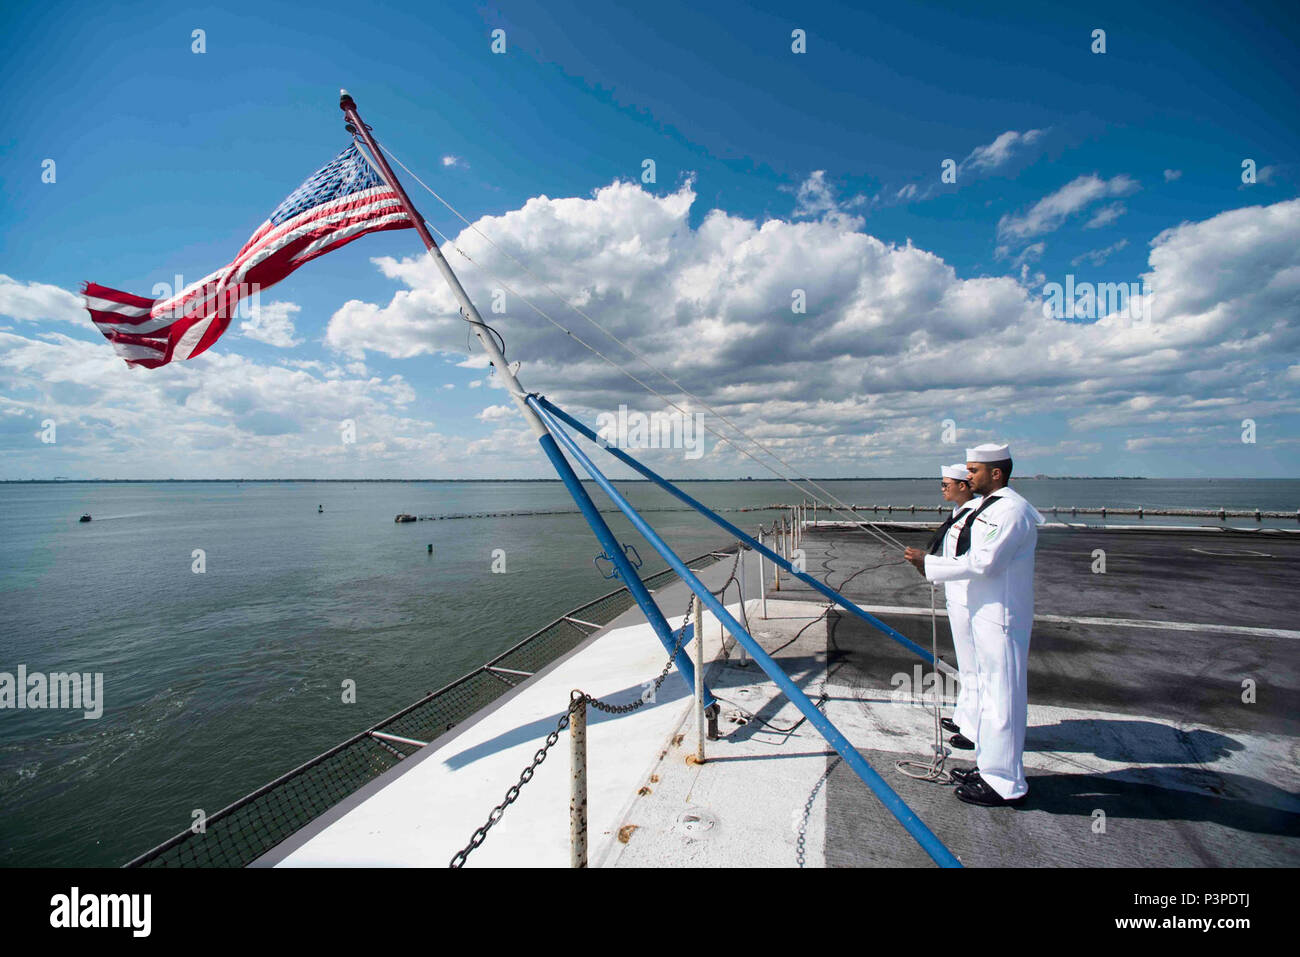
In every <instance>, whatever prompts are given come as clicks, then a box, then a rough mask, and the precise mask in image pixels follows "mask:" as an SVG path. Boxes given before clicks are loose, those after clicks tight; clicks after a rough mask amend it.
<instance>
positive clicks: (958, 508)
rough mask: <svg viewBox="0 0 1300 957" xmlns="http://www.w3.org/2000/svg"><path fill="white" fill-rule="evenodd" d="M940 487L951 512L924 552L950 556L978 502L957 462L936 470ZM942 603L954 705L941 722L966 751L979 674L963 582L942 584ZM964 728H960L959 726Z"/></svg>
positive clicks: (971, 733) (975, 718)
mask: <svg viewBox="0 0 1300 957" xmlns="http://www.w3.org/2000/svg"><path fill="white" fill-rule="evenodd" d="M939 473H940V476H941V484H940V487H941V488H942V490H943V497H944V499H945V500H946V501H949V502H952V503H953V507H952V515H950V516H949V517H948V519H947V520H946V521H945V522H944V523H943V524H942V525H940V526H939V531H938V532H937V533H936V534H935V536H934V538H932V539H930V544H929V546H928V547H927V548H926V552H927V553H928V554H930V555H943V556H945V557H947V558H953V557H955V556H956V553H957V538H958V536H959V535H960V534H961V530H962V528H963V526H964V525H965V523H966V521H967V520H968V519H969V518H970V516H971V513H972V512H973V511H974V510H975V508H976V506H977V505H978V504H979V502H978V500H976V499H975V493H974V492H973V491H971V487H970V481H969V479H970V472H969V471H968V470H967V468H966V466H965V465H963V464H961V463H960V462H958V463H956V464H954V465H945V466H943V467H942V468H941V469H940V470H939ZM943 594H944V602H945V604H946V605H947V607H948V628H949V630H950V631H951V632H952V645H953V650H955V651H956V652H957V674H958V680H959V684H958V687H957V706H956V708H955V709H954V710H953V714H952V718H944V719H943V721H942V722H941V723H942V725H943V728H944V730H946V731H948V732H950V733H951V734H952V737H950V738H949V739H948V743H949V744H951V745H952V746H953V747H954V748H960V749H962V750H964V751H969V750H971V749H972V748H974V747H975V742H974V735H975V729H976V727H977V726H978V724H979V711H980V709H979V675H978V671H977V669H976V665H975V644H974V642H973V641H972V640H971V633H970V612H969V611H968V610H967V608H966V581H965V579H958V580H955V581H950V582H946V583H945V584H944V586H943ZM963 728H965V729H966V730H965V731H963V730H962V729H963Z"/></svg>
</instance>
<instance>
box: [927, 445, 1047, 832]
mask: <svg viewBox="0 0 1300 957" xmlns="http://www.w3.org/2000/svg"><path fill="white" fill-rule="evenodd" d="M966 467H967V468H968V469H969V470H970V483H971V488H972V489H973V490H974V491H975V492H977V493H979V494H981V495H983V496H984V500H983V501H982V502H981V503H980V504H979V506H978V507H977V508H976V509H975V511H974V513H973V514H972V516H971V518H970V519H969V520H968V521H967V522H966V524H965V528H964V529H963V531H962V532H961V533H960V534H959V536H958V537H959V542H958V545H957V548H956V549H955V552H956V554H955V555H954V556H953V557H951V558H949V557H947V556H944V555H926V554H925V552H923V551H921V550H920V549H916V548H909V549H907V551H906V552H905V557H906V558H907V560H908V561H910V562H911V563H912V564H913V565H915V566H916V567H917V568H918V569H919V570H920V571H922V572H923V573H924V574H925V576H926V578H928V579H929V580H930V581H932V582H949V581H966V582H968V585H967V589H966V604H967V608H968V609H969V610H970V620H971V635H972V638H973V641H974V644H975V661H976V670H977V672H978V676H979V720H978V723H977V724H976V727H975V765H976V766H975V767H974V768H968V769H965V770H962V769H954V770H953V771H952V772H951V774H952V776H953V777H954V778H955V779H957V780H958V781H960V782H961V783H960V785H959V787H958V788H957V791H956V793H957V797H958V798H960V799H961V800H962V801H965V802H966V803H968V804H978V805H982V806H985V807H998V806H1001V805H1004V804H1013V803H1018V802H1019V801H1020V799H1021V798H1023V797H1024V796H1025V794H1026V793H1027V792H1028V791H1029V784H1028V782H1027V781H1026V780H1025V766H1024V757H1023V756H1024V749H1025V725H1026V722H1027V719H1028V714H1029V699H1028V689H1027V683H1028V681H1027V679H1028V659H1029V633H1030V629H1031V628H1032V626H1033V620H1034V547H1035V545H1036V544H1037V542H1038V526H1039V525H1041V524H1042V523H1043V517H1042V515H1040V514H1039V513H1038V511H1037V510H1036V509H1035V508H1034V507H1033V506H1032V505H1030V504H1029V503H1028V502H1027V501H1025V499H1024V497H1023V496H1021V495H1020V494H1019V493H1018V492H1015V491H1013V490H1012V489H1011V488H1010V487H1009V486H1008V484H1007V483H1008V481H1009V480H1010V478H1011V450H1010V449H1009V448H1008V447H1007V446H1005V445H978V446H976V447H975V448H973V449H967V450H966Z"/></svg>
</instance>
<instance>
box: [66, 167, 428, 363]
mask: <svg viewBox="0 0 1300 957" xmlns="http://www.w3.org/2000/svg"><path fill="white" fill-rule="evenodd" d="M409 228H411V218H410V217H409V216H408V215H407V214H406V212H405V211H404V210H403V209H402V205H401V202H400V201H399V200H398V198H397V194H396V193H395V192H394V191H393V190H391V189H389V188H388V186H387V185H385V184H384V181H383V178H382V177H380V175H379V173H378V172H377V171H376V170H375V168H374V167H373V166H372V165H371V163H370V162H369V160H368V159H367V158H366V156H365V155H364V154H363V153H362V152H361V150H360V149H359V148H358V147H357V145H356V144H355V143H354V144H352V145H350V146H349V147H348V148H347V149H345V150H344V151H343V152H342V153H340V154H339V155H338V156H336V157H335V158H334V160H333V162H331V163H330V164H329V165H327V166H325V167H322V168H321V169H319V170H317V171H316V172H315V173H313V174H312V175H311V176H310V177H309V178H308V179H307V181H306V182H305V183H303V184H302V185H301V186H299V187H298V188H297V189H296V190H294V191H293V192H292V193H290V194H289V196H288V198H287V199H285V201H284V202H283V203H281V204H280V205H279V207H277V208H276V210H275V212H273V213H272V214H271V217H270V219H268V220H267V221H266V222H265V223H263V224H262V225H261V227H260V228H259V229H258V230H257V232H255V233H253V236H252V238H251V239H249V240H248V242H247V243H245V244H244V248H243V249H241V250H240V251H239V255H238V256H236V257H235V260H234V262H232V263H231V264H230V265H228V266H224V267H222V268H221V269H218V270H217V271H216V272H214V273H212V274H211V275H208V276H205V277H204V278H202V279H200V280H199V281H198V282H196V283H193V284H192V285H190V286H187V287H186V288H185V289H182V290H178V291H177V292H176V293H175V294H174V295H172V296H169V297H166V298H163V299H146V298H144V297H142V296H133V295H131V294H130V293H127V292H121V291H119V290H117V289H110V288H108V287H107V286H101V285H98V284H97V283H93V282H91V283H86V285H85V288H84V289H83V290H82V294H83V298H84V301H85V304H86V308H87V309H88V310H89V311H90V318H91V319H92V320H93V321H94V323H95V325H96V326H97V327H98V328H99V331H100V332H102V333H103V334H104V336H105V338H107V339H108V341H109V342H111V343H113V348H114V349H116V350H117V354H118V355H119V356H121V357H122V358H123V359H125V360H126V362H127V365H132V366H145V367H147V368H150V369H154V368H157V367H158V366H160V365H165V364H166V363H168V362H171V361H172V360H173V359H192V358H194V357H195V356H197V355H198V354H199V353H201V352H203V351H204V350H205V349H207V348H208V347H209V346H211V345H212V344H213V343H214V342H216V341H217V339H219V338H220V337H221V334H222V333H223V332H225V331H226V328H227V327H228V326H229V325H230V320H231V319H232V318H233V317H234V312H235V307H236V305H237V303H238V302H239V301H240V300H241V299H243V298H245V297H246V296H248V295H250V294H252V293H253V292H255V291H260V290H262V289H266V288H267V287H268V286H271V285H274V284H275V283H277V282H279V281H280V280H281V279H283V278H284V277H285V276H287V275H289V273H291V272H293V271H294V270H295V269H297V268H298V267H299V266H301V265H302V264H303V263H306V262H310V261H311V260H313V259H315V258H316V257H317V256H323V255H325V253H327V252H330V251H331V250H333V249H338V248H339V247H340V246H345V245H347V244H348V243H350V242H352V240H354V239H359V238H360V237H362V236H364V235H365V234H366V233H373V232H378V231H380V230H384V229H409Z"/></svg>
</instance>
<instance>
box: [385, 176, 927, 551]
mask: <svg viewBox="0 0 1300 957" xmlns="http://www.w3.org/2000/svg"><path fill="white" fill-rule="evenodd" d="M403 168H405V167H403ZM425 225H427V226H428V227H429V228H430V229H431V230H433V232H435V233H437V234H438V237H439V239H441V240H442V244H443V245H444V246H446V247H448V248H450V249H454V250H455V251H456V252H457V253H459V254H460V255H461V256H462V257H464V259H465V261H466V262H468V263H470V264H471V265H473V266H475V267H477V268H479V269H482V270H483V271H484V272H485V273H486V274H487V276H488V277H489V278H490V279H491V280H492V281H493V282H495V283H497V284H499V285H500V286H502V287H503V288H504V289H506V290H507V291H509V292H510V293H511V294H512V295H515V296H518V297H519V298H520V299H521V300H523V301H524V302H525V303H527V304H528V306H529V307H530V308H531V309H532V310H533V311H534V312H536V313H537V314H538V315H539V316H541V317H542V318H543V319H546V320H547V321H548V322H550V323H551V325H553V326H555V327H556V328H557V329H559V330H560V331H561V332H563V333H565V334H566V335H568V336H569V337H570V338H572V339H573V340H574V341H575V342H577V343H578V344H580V345H582V346H583V347H584V348H586V349H587V350H588V351H590V352H592V353H593V354H595V355H597V356H599V357H600V358H601V359H602V360H603V361H604V362H605V363H606V364H608V365H609V366H611V367H612V368H614V369H617V370H618V371H619V372H622V373H623V374H624V375H625V376H627V377H628V378H629V379H631V380H632V381H633V382H635V383H637V385H639V386H641V387H642V388H643V389H645V390H646V391H647V392H650V393H652V394H654V395H656V396H658V397H659V398H660V399H662V400H663V401H664V402H665V403H667V404H668V405H670V406H672V407H673V408H674V409H677V410H678V411H679V412H681V413H682V414H683V415H689V414H690V413H689V412H688V411H687V410H686V409H684V408H682V407H681V406H680V405H678V404H677V403H676V402H674V401H673V400H672V399H671V398H669V397H668V396H666V395H664V393H662V392H660V391H659V390H658V389H656V388H655V387H654V386H652V385H650V384H649V383H648V382H645V381H644V380H642V379H640V378H638V377H637V376H636V375H634V374H633V373H632V372H630V371H629V370H628V369H627V367H626V366H624V365H622V364H621V363H620V362H618V361H617V360H615V359H611V358H610V357H609V356H607V355H605V354H604V353H603V352H601V351H600V350H599V349H597V348H596V347H595V346H593V345H591V344H590V343H589V342H586V341H585V340H584V339H583V338H582V337H581V336H578V335H577V334H575V333H574V332H572V331H570V330H569V329H567V328H565V327H564V326H563V325H561V324H560V323H559V322H558V321H557V320H555V319H554V318H552V317H551V316H550V315H549V314H548V313H547V312H546V311H545V310H544V309H542V308H541V307H540V306H538V305H537V304H535V303H534V302H533V301H532V300H530V299H529V298H528V297H527V296H525V295H524V294H523V293H521V292H519V291H518V290H516V289H515V288H514V287H512V286H511V285H510V284H509V283H508V282H506V281H505V280H504V279H501V278H500V277H499V276H498V275H496V273H494V272H492V270H490V269H488V267H486V266H484V265H482V264H480V263H478V262H476V261H475V260H474V259H473V258H471V257H470V255H469V254H468V253H466V252H465V251H464V250H463V249H461V248H460V247H459V246H458V245H457V244H456V243H455V242H454V241H453V240H452V239H451V238H450V237H449V236H447V234H446V233H444V232H443V231H442V230H440V229H439V228H438V227H437V226H435V225H434V224H433V223H430V222H429V221H428V220H425ZM484 326H485V328H488V329H491V328H492V327H491V326H487V324H486V323H485V324H484ZM492 331H493V332H496V330H494V329H493V330H492ZM503 351H504V350H503ZM703 425H704V428H705V429H707V430H708V431H709V432H711V433H713V435H715V436H717V437H718V439H720V440H721V441H723V442H726V443H727V444H728V445H730V446H731V447H732V448H734V449H735V450H736V451H737V452H739V453H740V454H742V455H744V456H745V457H746V458H749V459H752V460H753V461H754V463H755V464H757V465H758V466H759V467H760V468H764V469H767V471H769V472H771V473H772V474H773V475H775V476H776V477H777V478H779V479H781V480H782V481H784V482H785V483H786V484H787V485H789V486H790V487H791V488H793V489H794V490H795V491H797V492H800V493H801V494H803V495H809V496H811V497H812V498H813V499H815V500H816V501H818V502H819V503H820V504H822V505H825V506H826V508H827V509H828V510H829V511H831V512H840V513H841V514H844V515H847V517H848V519H849V523H850V524H852V525H855V526H857V527H858V528H860V529H861V530H862V531H864V532H866V533H867V534H869V535H872V536H874V537H875V538H876V539H878V540H879V541H881V542H883V543H884V544H886V545H890V546H893V547H896V548H902V547H903V544H902V543H901V542H899V541H898V540H897V539H895V538H894V537H893V536H891V535H889V534H888V533H886V532H884V531H881V530H880V529H879V528H877V527H876V526H875V524H874V523H869V522H862V521H860V520H859V519H858V518H857V516H856V515H851V514H848V513H847V512H844V511H843V510H841V509H837V508H835V507H834V506H832V505H829V504H827V503H826V502H825V501H823V500H822V499H821V498H819V497H818V496H817V495H816V494H814V493H811V492H809V491H808V490H807V489H805V488H803V487H802V486H800V485H798V484H797V483H796V482H794V481H793V480H792V479H790V478H789V477H788V476H786V475H782V474H781V473H780V472H778V471H777V470H776V469H774V468H773V467H772V466H771V465H770V464H769V463H767V462H763V461H761V460H760V459H757V458H755V457H754V456H753V454H751V453H750V452H749V451H748V450H746V449H744V448H741V447H740V446H739V445H737V444H736V443H735V442H733V441H732V440H731V439H730V438H729V437H727V436H725V435H723V434H722V433H721V432H719V431H717V430H716V429H714V428H713V427H711V426H710V425H709V424H708V423H707V422H705V423H703Z"/></svg>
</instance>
